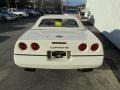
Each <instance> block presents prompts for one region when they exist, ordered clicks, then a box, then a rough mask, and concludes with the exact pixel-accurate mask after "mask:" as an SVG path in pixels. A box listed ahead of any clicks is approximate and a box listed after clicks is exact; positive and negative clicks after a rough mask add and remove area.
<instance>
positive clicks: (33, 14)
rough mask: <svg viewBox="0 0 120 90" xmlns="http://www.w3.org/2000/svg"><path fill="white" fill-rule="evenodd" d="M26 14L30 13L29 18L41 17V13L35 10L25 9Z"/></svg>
mask: <svg viewBox="0 0 120 90" xmlns="http://www.w3.org/2000/svg"><path fill="white" fill-rule="evenodd" d="M23 11H24V12H26V13H28V14H29V16H37V15H40V13H39V12H38V11H36V10H34V9H24V10H23Z"/></svg>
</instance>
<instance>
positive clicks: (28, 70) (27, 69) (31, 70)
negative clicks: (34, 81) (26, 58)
mask: <svg viewBox="0 0 120 90" xmlns="http://www.w3.org/2000/svg"><path fill="white" fill-rule="evenodd" d="M24 71H27V72H35V71H36V69H35V68H25V69H24Z"/></svg>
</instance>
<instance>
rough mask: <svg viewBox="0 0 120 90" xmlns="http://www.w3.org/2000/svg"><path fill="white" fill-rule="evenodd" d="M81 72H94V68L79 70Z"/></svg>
mask: <svg viewBox="0 0 120 90" xmlns="http://www.w3.org/2000/svg"><path fill="white" fill-rule="evenodd" d="M78 71H80V72H92V71H93V68H85V69H78Z"/></svg>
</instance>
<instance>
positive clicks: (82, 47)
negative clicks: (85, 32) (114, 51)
mask: <svg viewBox="0 0 120 90" xmlns="http://www.w3.org/2000/svg"><path fill="white" fill-rule="evenodd" d="M99 48H100V46H99V44H98V43H94V44H92V45H91V46H89V45H87V44H86V43H81V44H80V45H79V46H78V49H79V50H80V51H85V50H87V49H88V50H91V51H92V52H95V51H97V50H98V49H99Z"/></svg>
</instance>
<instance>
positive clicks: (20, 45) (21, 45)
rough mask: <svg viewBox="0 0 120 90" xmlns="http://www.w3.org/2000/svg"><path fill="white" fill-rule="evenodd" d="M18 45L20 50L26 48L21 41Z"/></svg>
mask: <svg viewBox="0 0 120 90" xmlns="http://www.w3.org/2000/svg"><path fill="white" fill-rule="evenodd" d="M19 47H20V49H21V50H26V49H27V45H26V44H25V43H23V42H21V43H19Z"/></svg>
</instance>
